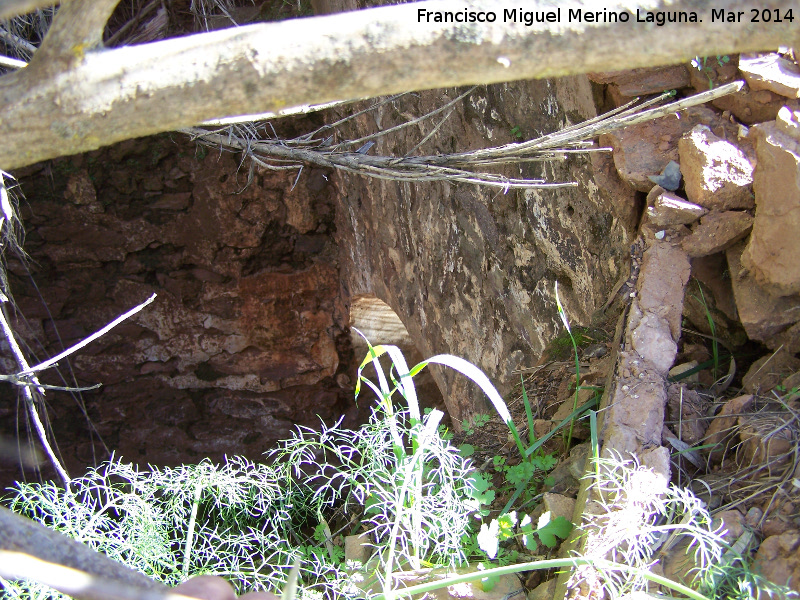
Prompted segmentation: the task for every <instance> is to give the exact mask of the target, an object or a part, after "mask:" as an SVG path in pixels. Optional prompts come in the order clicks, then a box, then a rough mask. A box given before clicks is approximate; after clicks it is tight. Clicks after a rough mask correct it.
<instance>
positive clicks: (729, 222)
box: [681, 210, 753, 258]
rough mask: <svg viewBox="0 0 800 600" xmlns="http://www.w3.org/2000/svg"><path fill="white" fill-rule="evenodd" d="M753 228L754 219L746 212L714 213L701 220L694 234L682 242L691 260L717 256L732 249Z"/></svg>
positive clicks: (695, 227)
mask: <svg viewBox="0 0 800 600" xmlns="http://www.w3.org/2000/svg"><path fill="white" fill-rule="evenodd" d="M752 227H753V217H751V216H750V215H748V214H747V213H746V212H741V211H738V210H729V211H725V212H712V213H711V214H709V215H706V216H705V217H703V218H702V219H700V223H699V224H697V225H695V226H694V227H693V228H692V233H691V234H690V235H688V236H687V237H685V238H683V240H682V241H681V247H682V248H683V249H684V250H685V251H686V254H688V255H689V257H690V258H696V257H698V256H708V255H709V254H716V253H718V252H722V251H723V250H725V249H727V248H730V247H731V246H732V245H733V244H735V243H736V242H738V241H739V240H740V239H742V238H743V237H744V236H746V235H747V234H748V233H750V229H751V228H752Z"/></svg>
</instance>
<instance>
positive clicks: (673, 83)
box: [588, 65, 689, 97]
mask: <svg viewBox="0 0 800 600" xmlns="http://www.w3.org/2000/svg"><path fill="white" fill-rule="evenodd" d="M588 77H589V79H591V80H592V81H594V82H595V83H604V84H612V85H615V86H617V88H618V89H619V93H620V94H621V95H623V96H628V97H632V96H642V95H644V94H659V93H661V92H664V91H667V90H674V89H679V88H683V87H686V86H688V85H689V72H688V71H687V69H686V67H685V66H684V65H674V66H671V67H648V68H644V69H630V70H627V71H607V72H605V73H589V74H588Z"/></svg>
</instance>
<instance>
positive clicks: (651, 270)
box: [629, 242, 691, 374]
mask: <svg viewBox="0 0 800 600" xmlns="http://www.w3.org/2000/svg"><path fill="white" fill-rule="evenodd" d="M690 270H691V267H690V264H689V259H688V257H687V256H686V253H685V252H684V251H683V250H681V248H680V247H678V246H676V245H673V244H670V243H667V242H655V243H654V244H653V245H652V246H650V247H649V248H648V249H647V250H646V251H645V252H644V253H643V255H642V266H641V270H640V272H639V278H638V281H637V285H636V289H637V299H636V301H635V302H634V304H635V305H637V306H638V310H640V311H641V313H642V314H643V315H647V314H652V315H654V316H657V317H659V319H663V320H664V322H665V324H666V325H667V327H668V330H667V332H668V335H669V336H670V337H671V338H672V340H673V341H677V339H678V337H679V336H680V327H681V309H682V307H683V292H684V288H685V286H686V282H687V281H688V280H689V273H690ZM632 308H633V307H632ZM630 325H631V326H630V327H629V331H630V332H631V335H633V332H635V331H636V326H637V325H636V323H635V321H634V319H633V311H632V312H631V321H630ZM640 355H641V356H642V357H643V358H645V359H646V360H651V359H650V358H649V356H650V354H649V353H648V352H645V353H644V354H643V353H641V352H640ZM674 360H675V356H674V355H673V356H672V359H671V360H670V361H669V363H670V364H668V365H667V364H661V363H666V362H667V361H666V360H664V361H658V362H659V368H660V372H661V373H662V374H666V373H667V371H669V368H670V367H671V366H672V361H674Z"/></svg>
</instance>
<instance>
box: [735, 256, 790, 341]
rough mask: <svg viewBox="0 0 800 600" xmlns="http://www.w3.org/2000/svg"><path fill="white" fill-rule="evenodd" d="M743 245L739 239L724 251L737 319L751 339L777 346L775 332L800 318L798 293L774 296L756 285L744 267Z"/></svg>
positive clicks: (753, 278)
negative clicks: (737, 314)
mask: <svg viewBox="0 0 800 600" xmlns="http://www.w3.org/2000/svg"><path fill="white" fill-rule="evenodd" d="M744 247H745V244H744V242H739V243H737V244H735V245H733V246H732V247H730V248H728V250H726V251H725V255H726V256H727V258H728V272H729V273H730V276H731V286H732V288H733V297H734V299H735V300H736V308H737V310H738V312H739V319H740V320H741V322H742V326H743V327H744V329H745V331H746V332H747V335H748V336H749V337H750V339H751V340H757V341H759V342H764V343H766V344H767V346H768V347H777V346H772V345H771V344H772V343H773V342H776V336H778V335H780V334H782V333H784V332H786V331H787V330H789V329H790V328H791V326H792V325H793V324H794V323H796V322H798V321H800V296H785V297H775V296H773V295H772V294H770V293H769V292H768V291H767V290H766V289H764V288H763V287H762V286H761V285H759V283H758V282H757V281H756V279H755V277H754V276H753V275H752V273H750V272H749V271H748V270H747V269H745V268H743V265H742V252H743V251H744Z"/></svg>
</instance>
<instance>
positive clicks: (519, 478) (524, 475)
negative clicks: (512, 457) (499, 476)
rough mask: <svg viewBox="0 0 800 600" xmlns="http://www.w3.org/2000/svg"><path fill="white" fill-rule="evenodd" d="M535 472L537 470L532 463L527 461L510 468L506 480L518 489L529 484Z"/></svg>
mask: <svg viewBox="0 0 800 600" xmlns="http://www.w3.org/2000/svg"><path fill="white" fill-rule="evenodd" d="M534 471H535V468H534V466H533V465H532V464H531V463H529V462H527V461H525V462H521V463H519V464H518V465H514V466H513V467H509V469H508V471H507V472H506V479H507V480H508V482H509V483H510V484H511V485H513V486H515V487H516V486H519V485H523V484H525V483H527V482H528V481H529V480H530V479H531V477H533V473H534Z"/></svg>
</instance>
